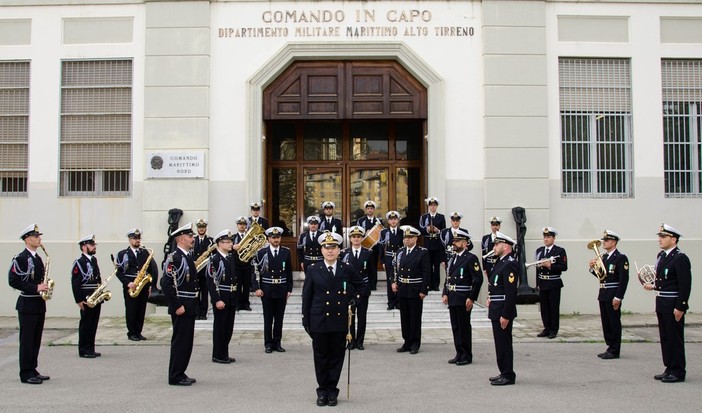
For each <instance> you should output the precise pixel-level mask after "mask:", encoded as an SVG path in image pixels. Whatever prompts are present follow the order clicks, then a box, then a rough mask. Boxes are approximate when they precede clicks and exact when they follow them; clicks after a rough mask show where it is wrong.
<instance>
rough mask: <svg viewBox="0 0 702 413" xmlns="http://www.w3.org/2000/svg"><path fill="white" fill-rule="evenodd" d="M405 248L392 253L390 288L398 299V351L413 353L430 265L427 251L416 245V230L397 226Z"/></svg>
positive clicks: (418, 342) (417, 342)
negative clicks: (393, 278)
mask: <svg viewBox="0 0 702 413" xmlns="http://www.w3.org/2000/svg"><path fill="white" fill-rule="evenodd" d="M400 229H401V230H402V233H403V236H404V243H405V247H404V248H402V249H401V250H400V251H399V252H398V253H397V255H396V256H395V262H394V263H393V265H394V266H395V280H394V282H393V284H392V290H393V291H394V292H396V293H397V297H398V299H399V301H400V326H401V328H402V339H403V340H404V343H403V344H402V346H401V347H400V348H398V349H397V352H398V353H404V352H406V351H409V353H410V354H417V352H419V347H420V345H421V343H422V308H423V304H424V297H426V296H427V294H428V293H429V283H430V277H431V267H430V262H429V252H428V251H427V250H426V249H425V248H422V247H420V246H418V245H417V237H418V236H419V230H418V229H416V228H414V227H412V226H410V225H403V226H402V227H400Z"/></svg>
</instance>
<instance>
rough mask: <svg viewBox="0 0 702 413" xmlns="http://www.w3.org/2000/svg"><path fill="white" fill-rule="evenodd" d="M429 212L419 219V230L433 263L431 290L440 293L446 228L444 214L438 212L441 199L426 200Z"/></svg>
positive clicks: (430, 198)
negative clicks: (442, 233) (442, 235)
mask: <svg viewBox="0 0 702 413" xmlns="http://www.w3.org/2000/svg"><path fill="white" fill-rule="evenodd" d="M426 203H427V207H428V208H429V212H427V213H426V214H424V215H422V216H421V217H420V218H419V229H420V230H421V232H422V235H424V248H426V249H427V251H429V260H430V261H431V282H430V287H429V288H430V289H431V290H433V291H439V284H440V282H441V273H440V267H441V263H442V262H444V255H445V251H446V250H445V249H444V247H443V244H442V243H441V238H440V237H441V230H443V229H444V228H446V218H445V217H444V215H443V214H439V213H437V212H436V208H438V206H439V199H438V198H436V197H433V196H432V197H429V198H427V200H426Z"/></svg>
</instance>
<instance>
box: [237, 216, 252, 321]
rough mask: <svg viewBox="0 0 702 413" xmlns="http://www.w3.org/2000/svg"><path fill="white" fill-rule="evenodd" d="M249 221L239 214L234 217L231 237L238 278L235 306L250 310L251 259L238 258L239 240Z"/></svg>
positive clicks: (244, 232) (239, 309) (241, 238)
mask: <svg viewBox="0 0 702 413" xmlns="http://www.w3.org/2000/svg"><path fill="white" fill-rule="evenodd" d="M248 223H249V221H248V220H247V219H246V217H244V216H241V217H237V219H236V234H234V236H233V237H232V242H233V243H234V247H233V248H234V252H233V253H232V256H233V257H234V267H235V268H236V275H237V279H238V280H239V301H238V304H237V306H236V310H237V311H241V310H244V311H251V301H250V300H249V292H250V291H251V277H253V267H252V265H251V261H249V262H244V261H242V260H241V259H240V258H239V248H240V243H241V240H243V239H244V236H245V235H246V228H247V226H248Z"/></svg>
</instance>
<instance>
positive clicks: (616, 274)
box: [590, 249, 629, 301]
mask: <svg viewBox="0 0 702 413" xmlns="http://www.w3.org/2000/svg"><path fill="white" fill-rule="evenodd" d="M603 256H604V254H603ZM602 262H603V263H604V265H605V268H606V270H607V277H606V278H605V280H604V282H602V281H601V282H600V292H599V294H598V296H597V300H598V301H612V300H613V299H614V297H617V298H620V299H624V294H625V293H626V287H627V284H629V259H628V258H627V257H626V255H624V254H622V253H620V252H619V250H617V249H615V250H614V251H612V253H611V254H608V256H607V259H603V260H602ZM590 272H591V273H593V275H594V272H592V270H590Z"/></svg>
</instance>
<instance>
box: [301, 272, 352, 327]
mask: <svg viewBox="0 0 702 413" xmlns="http://www.w3.org/2000/svg"><path fill="white" fill-rule="evenodd" d="M364 290H365V287H364V285H363V282H362V280H361V276H360V275H359V274H358V273H357V272H356V271H355V270H354V269H353V268H352V267H351V266H350V265H348V264H346V263H343V262H341V261H339V260H337V261H336V272H335V274H334V276H332V275H331V274H330V273H329V270H328V269H327V267H326V265H325V263H324V261H321V262H317V263H314V264H312V265H310V268H309V269H308V271H307V272H306V274H305V283H304V285H303V287H302V325H303V326H305V327H309V328H310V331H312V332H315V333H331V332H344V331H347V329H348V305H349V301H350V300H352V299H353V298H354V297H355V296H356V294H360V295H363V294H364V293H365V292H364Z"/></svg>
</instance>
